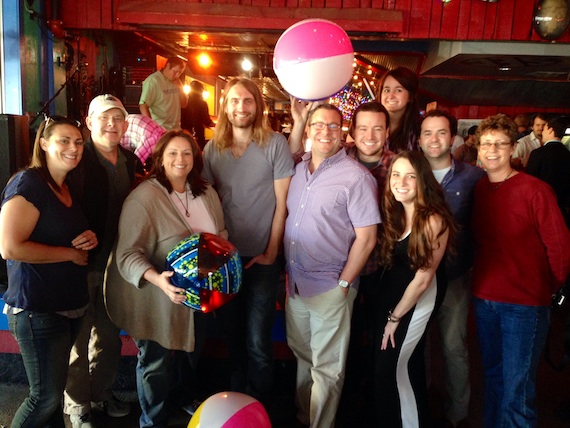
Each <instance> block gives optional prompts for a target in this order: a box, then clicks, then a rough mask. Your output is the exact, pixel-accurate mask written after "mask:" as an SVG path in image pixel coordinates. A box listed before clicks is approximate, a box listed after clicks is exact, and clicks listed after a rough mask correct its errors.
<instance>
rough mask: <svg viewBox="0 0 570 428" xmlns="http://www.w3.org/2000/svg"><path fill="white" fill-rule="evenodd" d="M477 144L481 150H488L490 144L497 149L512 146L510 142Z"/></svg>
mask: <svg viewBox="0 0 570 428" xmlns="http://www.w3.org/2000/svg"><path fill="white" fill-rule="evenodd" d="M479 146H480V147H481V150H489V149H490V148H491V146H495V147H496V148H497V150H505V149H507V148H508V147H510V146H512V144H511V143H505V142H502V141H501V142H499V143H480V144H479Z"/></svg>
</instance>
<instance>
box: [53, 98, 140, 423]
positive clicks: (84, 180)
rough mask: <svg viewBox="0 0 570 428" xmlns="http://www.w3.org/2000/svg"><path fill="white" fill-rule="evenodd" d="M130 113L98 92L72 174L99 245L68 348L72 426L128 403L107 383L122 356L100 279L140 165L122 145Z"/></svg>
mask: <svg viewBox="0 0 570 428" xmlns="http://www.w3.org/2000/svg"><path fill="white" fill-rule="evenodd" d="M127 115H128V113H127V111H126V110H125V107H124V106H123V104H122V103H121V101H120V100H119V99H118V98H116V97H115V96H113V95H99V96H97V97H95V98H94V99H93V100H92V101H91V104H90V105H89V114H88V117H87V118H86V120H85V123H86V124H87V127H88V128H89V130H90V131H91V135H90V137H89V138H88V139H87V141H86V143H85V149H84V152H83V158H82V160H81V162H80V164H79V166H78V167H77V168H76V169H75V170H74V171H73V172H74V174H72V175H70V184H69V185H70V188H71V189H72V191H73V192H75V195H76V197H77V198H79V200H81V203H82V205H83V209H84V211H85V214H86V216H87V218H88V220H89V223H90V228H91V229H92V230H93V231H94V232H95V233H96V234H97V238H98V240H99V245H98V247H97V248H96V249H95V250H94V251H92V252H91V253H90V254H89V274H88V285H89V305H88V307H87V308H86V312H85V315H84V322H83V325H82V329H81V331H80V332H79V336H78V338H77V340H76V342H75V344H74V346H73V349H72V351H71V356H70V361H69V373H68V379H67V385H66V390H65V397H64V398H65V400H64V401H65V408H64V411H65V413H67V414H69V415H70V419H71V422H72V426H73V428H92V426H93V425H92V424H91V421H90V415H91V408H92V406H93V407H96V408H100V409H102V410H103V411H104V412H105V413H106V414H107V415H108V416H111V417H121V416H125V415H127V414H128V413H129V411H130V407H129V405H128V404H126V403H121V402H120V401H118V400H117V399H116V398H115V397H114V395H113V393H112V391H111V386H112V385H113V383H114V381H115V376H116V372H117V368H118V364H119V361H120V357H121V339H120V336H119V333H120V330H119V329H118V328H117V327H116V326H115V325H114V324H113V323H112V322H111V320H110V319H109V317H108V315H107V311H106V309H105V304H104V298H103V282H104V276H105V269H106V267H107V260H108V259H109V254H110V253H111V249H112V247H113V244H114V242H115V238H116V237H117V226H118V222H119V215H120V214H121V208H122V205H123V201H124V200H125V198H126V197H127V195H128V194H129V192H130V191H131V189H132V188H133V187H134V185H135V183H136V182H137V180H138V178H140V177H142V174H144V170H143V167H142V164H141V162H140V160H139V159H138V158H137V157H136V156H135V155H134V154H133V153H131V152H129V151H128V150H125V149H124V148H122V147H121V146H120V141H121V137H122V136H123V134H124V133H125V131H126V129H127V126H128V124H127V122H126V120H125V119H126V117H127Z"/></svg>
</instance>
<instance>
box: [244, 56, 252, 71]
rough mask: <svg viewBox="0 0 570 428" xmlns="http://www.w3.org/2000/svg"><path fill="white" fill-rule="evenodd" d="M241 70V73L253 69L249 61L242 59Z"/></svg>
mask: <svg viewBox="0 0 570 428" xmlns="http://www.w3.org/2000/svg"><path fill="white" fill-rule="evenodd" d="M241 68H242V70H243V71H251V69H252V68H253V64H252V63H251V61H250V60H249V59H247V58H244V59H243V61H242V62H241Z"/></svg>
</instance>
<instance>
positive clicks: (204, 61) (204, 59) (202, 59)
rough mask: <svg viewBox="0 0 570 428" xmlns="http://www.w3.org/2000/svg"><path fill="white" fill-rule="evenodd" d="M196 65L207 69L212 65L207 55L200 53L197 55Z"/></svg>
mask: <svg viewBox="0 0 570 428" xmlns="http://www.w3.org/2000/svg"><path fill="white" fill-rule="evenodd" d="M198 64H200V67H202V68H208V67H210V66H211V65H212V58H210V55H208V54H207V53H201V54H200V55H198Z"/></svg>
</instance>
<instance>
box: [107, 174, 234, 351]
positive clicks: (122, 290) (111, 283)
mask: <svg viewBox="0 0 570 428" xmlns="http://www.w3.org/2000/svg"><path fill="white" fill-rule="evenodd" d="M200 197H201V198H204V204H205V206H206V209H207V210H208V212H209V213H210V215H211V216H212V219H213V220H214V224H215V226H216V229H217V230H218V235H221V236H223V237H224V238H226V237H227V235H225V236H224V234H225V233H226V232H225V229H224V217H223V212H222V207H221V204H220V200H219V198H218V195H217V193H216V191H215V190H214V189H213V188H212V187H211V186H208V189H207V190H206V193H205V194H204V195H202V196H200ZM191 234H192V231H191V230H189V228H188V225H187V224H186V222H185V220H184V218H183V217H182V216H181V214H180V212H179V211H178V209H177V208H176V207H175V205H174V204H173V203H172V200H171V199H170V196H169V194H168V192H167V191H166V189H165V188H164V187H163V186H162V185H161V184H160V183H159V182H158V181H157V180H156V179H150V180H147V181H145V182H143V183H142V184H140V185H139V186H138V187H137V188H136V189H135V190H133V192H132V193H131V194H130V195H129V196H128V197H127V199H126V201H125V203H124V205H123V210H122V212H121V217H120V220H119V233H118V236H117V242H116V244H115V245H116V247H115V250H114V251H113V253H112V255H111V259H110V263H109V266H108V269H107V275H106V280H105V304H106V306H107V312H108V313H109V316H110V317H111V320H112V321H113V322H114V323H115V324H116V325H117V326H118V327H120V328H122V329H123V330H125V331H126V332H127V333H128V334H129V335H131V336H132V337H133V338H135V339H146V340H153V341H155V342H157V343H159V344H160V345H161V346H163V347H164V348H166V349H176V350H184V351H188V352H191V351H193V350H194V311H193V310H192V309H190V308H188V307H187V306H183V305H176V304H174V303H172V301H171V300H170V299H169V298H168V297H167V296H166V294H164V292H163V291H162V290H161V289H160V288H158V287H157V286H155V285H153V284H151V283H149V282H148V281H146V280H145V279H144V278H143V274H144V273H145V271H146V270H147V269H149V268H151V267H154V268H155V269H156V270H157V271H158V272H162V271H163V270H165V261H166V255H167V254H168V252H169V251H170V250H171V249H172V248H173V247H174V246H175V245H176V244H177V243H178V242H180V241H181V240H182V239H184V238H185V237H187V236H189V235H191Z"/></svg>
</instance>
